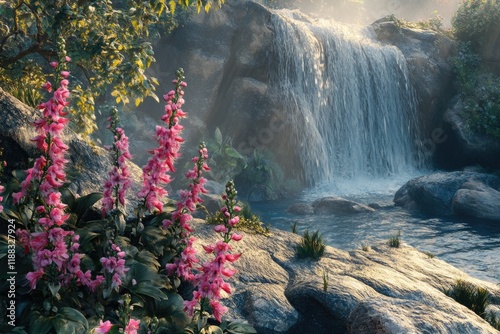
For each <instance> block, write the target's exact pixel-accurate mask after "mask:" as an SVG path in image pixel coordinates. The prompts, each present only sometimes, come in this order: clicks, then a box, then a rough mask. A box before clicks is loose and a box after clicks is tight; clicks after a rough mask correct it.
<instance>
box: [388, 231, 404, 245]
mask: <svg viewBox="0 0 500 334" xmlns="http://www.w3.org/2000/svg"><path fill="white" fill-rule="evenodd" d="M387 244H388V245H389V247H393V248H399V246H401V231H398V233H397V234H395V235H393V236H392V237H390V238H389V241H388V242H387Z"/></svg>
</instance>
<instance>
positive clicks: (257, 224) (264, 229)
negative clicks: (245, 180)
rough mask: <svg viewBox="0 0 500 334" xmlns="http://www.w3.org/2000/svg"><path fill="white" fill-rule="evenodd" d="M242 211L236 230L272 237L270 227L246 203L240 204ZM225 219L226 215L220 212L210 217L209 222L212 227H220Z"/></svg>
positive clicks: (239, 214)
mask: <svg viewBox="0 0 500 334" xmlns="http://www.w3.org/2000/svg"><path fill="white" fill-rule="evenodd" d="M240 204H241V205H240V207H241V211H240V212H239V213H238V216H239V221H238V224H236V226H235V228H236V229H237V230H240V231H245V232H247V233H255V234H262V235H265V236H270V235H271V232H270V230H269V226H267V225H265V224H264V223H263V222H262V221H261V220H260V217H258V216H257V215H255V214H254V213H253V212H252V210H251V208H250V205H249V204H248V203H246V202H243V203H240ZM223 219H224V214H223V213H222V212H220V211H218V212H216V213H215V214H214V215H211V216H209V217H208V219H207V222H208V223H209V224H211V225H219V224H221V222H222V221H223Z"/></svg>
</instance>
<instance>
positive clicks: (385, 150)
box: [269, 10, 422, 185]
mask: <svg viewBox="0 0 500 334" xmlns="http://www.w3.org/2000/svg"><path fill="white" fill-rule="evenodd" d="M274 13H275V15H273V18H272V23H271V25H272V27H271V29H273V31H274V33H275V36H276V40H275V42H274V45H273V49H272V50H270V61H271V62H272V64H271V65H270V66H272V68H273V70H272V71H271V73H270V74H269V75H270V82H271V84H272V85H273V86H274V87H276V88H277V89H278V90H279V91H280V92H281V94H283V100H284V101H285V102H284V103H285V104H286V108H288V109H289V112H288V115H289V117H290V122H289V123H288V124H290V126H291V127H293V128H292V129H291V132H292V133H294V134H295V143H294V145H295V147H296V148H297V149H298V150H299V151H300V153H299V156H300V157H301V160H302V161H301V164H302V166H303V169H304V175H303V177H304V180H305V182H306V183H307V184H309V185H315V184H319V183H324V182H335V181H336V180H346V179H349V180H353V179H358V178H365V179H370V178H373V177H391V176H394V175H398V174H401V173H408V172H409V171H412V170H415V169H417V168H418V167H419V165H420V164H422V159H421V158H419V156H418V152H417V150H416V148H415V145H414V142H415V140H416V137H417V134H418V118H417V116H416V98H415V95H414V91H413V89H412V87H411V84H410V81H409V76H408V69H407V66H406V61H405V58H404V56H403V55H402V53H401V52H400V51H399V50H398V49H397V48H396V47H393V46H385V45H382V44H380V43H378V42H376V40H375V38H374V37H373V33H372V32H371V31H370V30H369V29H368V28H363V27H356V26H347V25H342V24H339V23H336V22H334V21H330V20H312V19H310V18H308V17H306V16H304V15H302V14H300V12H297V11H289V10H279V11H275V12H274Z"/></svg>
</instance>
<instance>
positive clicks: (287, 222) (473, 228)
mask: <svg viewBox="0 0 500 334" xmlns="http://www.w3.org/2000/svg"><path fill="white" fill-rule="evenodd" d="M307 197H310V196H306V198H307ZM316 198H320V197H316ZM349 199H352V200H356V201H358V202H361V203H364V204H369V203H377V204H379V205H382V206H383V207H382V208H381V209H377V210H376V212H373V213H360V214H354V215H347V216H335V215H309V216H297V215H292V214H288V213H287V212H286V209H287V207H288V206H289V205H291V204H293V203H296V202H297V201H295V202H293V201H281V202H271V203H254V204H252V210H253V211H254V212H256V213H257V214H259V215H260V217H261V218H262V220H263V221H264V222H266V223H267V224H270V225H271V226H272V227H275V228H279V229H282V230H287V231H291V225H292V224H293V223H294V222H297V226H298V229H299V232H300V233H302V232H303V231H304V230H305V229H309V230H311V231H315V230H320V232H321V233H322V234H323V238H324V240H325V243H327V244H328V245H330V246H333V247H336V248H340V249H344V250H352V249H356V248H360V247H362V246H364V245H366V246H370V245H372V244H375V243H378V242H381V241H387V240H389V238H390V237H391V236H393V235H395V234H397V233H398V231H401V234H402V241H403V242H405V243H407V244H409V245H411V246H413V247H416V248H418V249H419V250H421V251H426V252H431V253H432V254H434V255H435V256H436V257H438V258H440V259H442V260H444V261H446V262H448V263H449V264H451V265H453V266H455V267H457V268H459V269H461V270H462V271H464V272H466V273H468V274H470V275H472V276H475V277H477V278H480V279H483V280H487V281H490V282H495V283H498V282H499V281H500V224H495V223H491V222H466V221H464V220H460V219H451V218H429V217H426V216H423V215H416V214H412V213H409V212H407V211H406V210H404V209H402V208H399V207H395V206H393V203H392V196H389V195H378V196H375V197H374V196H362V197H360V196H355V197H350V198H349ZM309 202H311V201H309Z"/></svg>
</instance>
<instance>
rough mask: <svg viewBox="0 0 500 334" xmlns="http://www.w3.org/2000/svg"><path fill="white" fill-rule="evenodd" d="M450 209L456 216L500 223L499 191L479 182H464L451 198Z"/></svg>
mask: <svg viewBox="0 0 500 334" xmlns="http://www.w3.org/2000/svg"><path fill="white" fill-rule="evenodd" d="M451 208H452V210H453V212H454V213H455V214H457V215H463V216H466V217H474V218H482V219H488V220H493V221H497V222H500V191H497V190H495V189H493V188H491V187H488V186H487V185H485V184H483V183H480V182H475V181H469V182H466V183H464V184H463V185H462V187H461V189H459V190H458V191H457V192H456V193H455V196H453V201H452V204H451Z"/></svg>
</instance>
